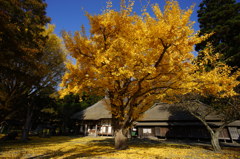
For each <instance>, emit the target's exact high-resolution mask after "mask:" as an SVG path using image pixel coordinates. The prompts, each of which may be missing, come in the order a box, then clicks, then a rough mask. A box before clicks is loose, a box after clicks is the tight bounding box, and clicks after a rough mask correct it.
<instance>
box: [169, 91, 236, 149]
mask: <svg viewBox="0 0 240 159" xmlns="http://www.w3.org/2000/svg"><path fill="white" fill-rule="evenodd" d="M176 105H177V107H175V106H174V107H173V109H175V110H176V109H178V108H180V109H183V110H186V111H188V112H189V113H190V114H192V115H193V116H194V117H196V118H197V119H198V120H199V121H200V122H202V124H203V125H204V126H205V127H206V129H207V130H208V132H209V134H210V136H211V144H212V148H213V150H214V151H216V152H218V151H221V147H220V144H219V139H218V137H219V134H220V132H221V131H222V130H223V128H224V127H225V126H227V125H228V124H230V123H232V122H234V121H236V120H239V119H240V100H239V97H237V96H235V97H231V98H215V97H211V96H208V97H206V96H200V95H198V94H193V93H189V94H186V95H184V96H181V100H180V101H179V103H177V104H176ZM171 109H172V108H171ZM209 116H215V117H218V118H219V119H220V120H221V121H220V125H218V126H217V128H213V127H211V124H210V123H208V121H207V120H208V117H209Z"/></svg>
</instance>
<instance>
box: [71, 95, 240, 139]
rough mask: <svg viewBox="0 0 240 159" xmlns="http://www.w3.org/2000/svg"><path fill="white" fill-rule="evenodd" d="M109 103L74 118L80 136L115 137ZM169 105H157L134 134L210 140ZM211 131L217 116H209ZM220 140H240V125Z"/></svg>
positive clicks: (197, 123)
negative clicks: (108, 107)
mask: <svg viewBox="0 0 240 159" xmlns="http://www.w3.org/2000/svg"><path fill="white" fill-rule="evenodd" d="M108 104H109V103H108V101H107V100H106V99H103V100H101V101H99V102H97V103H96V104H94V105H92V106H90V107H88V108H87V109H85V110H83V111H81V112H78V113H76V114H74V115H73V117H72V118H73V119H76V120H77V126H78V129H79V134H82V135H85V136H86V135H94V136H103V135H104V136H112V135H113V129H112V126H111V117H112V115H111V113H110V111H109V110H108V109H107V105H108ZM170 106H171V105H169V104H164V103H161V104H155V105H153V106H152V107H151V108H150V109H149V110H148V111H146V112H145V113H144V115H143V117H142V118H141V119H139V120H138V121H137V122H136V123H135V125H134V128H132V130H131V134H132V135H133V136H136V137H139V138H145V137H158V138H184V139H210V134H209V133H208V131H207V130H206V128H205V126H204V125H203V124H202V123H201V122H200V121H199V120H198V119H196V118H195V117H193V116H192V115H190V114H189V113H187V112H184V111H180V110H175V109H174V107H173V106H171V107H170ZM207 122H208V123H209V124H210V125H211V127H213V128H214V127H217V126H218V125H219V124H221V121H220V119H219V118H217V117H216V116H208V117H207ZM219 139H222V140H232V141H233V140H240V121H239V120H238V121H235V122H233V123H231V124H229V125H228V126H227V127H225V128H224V130H223V131H222V132H221V133H220V136H219Z"/></svg>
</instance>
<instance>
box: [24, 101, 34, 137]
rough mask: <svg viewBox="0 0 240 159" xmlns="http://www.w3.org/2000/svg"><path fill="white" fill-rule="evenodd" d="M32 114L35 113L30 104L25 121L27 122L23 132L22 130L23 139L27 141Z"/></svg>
mask: <svg viewBox="0 0 240 159" xmlns="http://www.w3.org/2000/svg"><path fill="white" fill-rule="evenodd" d="M32 114H33V112H32V109H31V107H30V106H28V110H27V116H26V121H25V124H24V127H23V132H22V140H23V141H26V140H27V139H28V135H29V130H30V125H31V120H32Z"/></svg>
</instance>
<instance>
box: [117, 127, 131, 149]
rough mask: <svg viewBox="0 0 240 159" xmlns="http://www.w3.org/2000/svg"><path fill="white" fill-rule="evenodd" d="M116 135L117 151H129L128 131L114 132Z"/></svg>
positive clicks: (119, 130)
mask: <svg viewBox="0 0 240 159" xmlns="http://www.w3.org/2000/svg"><path fill="white" fill-rule="evenodd" d="M114 135H115V149H117V150H125V149H127V148H128V143H127V140H128V138H127V130H124V129H117V130H114Z"/></svg>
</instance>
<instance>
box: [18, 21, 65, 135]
mask: <svg viewBox="0 0 240 159" xmlns="http://www.w3.org/2000/svg"><path fill="white" fill-rule="evenodd" d="M53 32H54V25H48V27H47V28H46V29H45V31H44V32H43V33H42V34H44V36H46V37H48V38H47V40H46V44H45V46H44V48H43V55H42V56H41V58H39V59H36V60H39V64H40V65H41V67H42V68H43V71H42V74H41V78H40V80H39V83H37V84H36V85H32V87H29V88H28V90H27V100H28V104H27V105H26V110H27V111H26V112H27V114H26V120H25V126H24V131H23V132H25V133H23V139H26V138H27V134H28V132H29V129H30V123H31V118H32V115H33V110H34V109H36V108H35V107H36V106H37V105H38V103H36V102H35V98H36V97H37V96H39V94H41V92H42V91H44V92H46V90H55V91H56V88H57V85H58V84H59V82H60V80H61V77H62V75H63V74H64V72H65V65H64V62H65V59H66V53H65V49H64V48H63V46H62V40H61V39H60V38H59V37H58V36H57V35H56V34H54V33H53ZM48 92H49V91H48ZM50 93H53V92H50ZM49 95H50V94H49ZM25 134H26V135H25Z"/></svg>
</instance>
